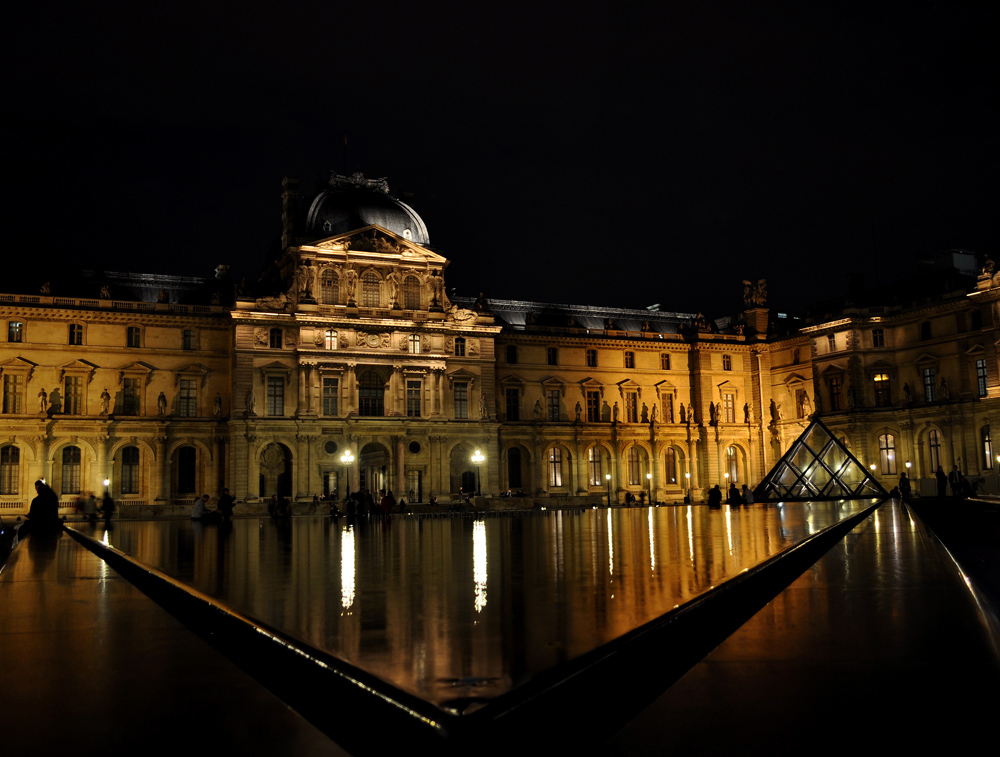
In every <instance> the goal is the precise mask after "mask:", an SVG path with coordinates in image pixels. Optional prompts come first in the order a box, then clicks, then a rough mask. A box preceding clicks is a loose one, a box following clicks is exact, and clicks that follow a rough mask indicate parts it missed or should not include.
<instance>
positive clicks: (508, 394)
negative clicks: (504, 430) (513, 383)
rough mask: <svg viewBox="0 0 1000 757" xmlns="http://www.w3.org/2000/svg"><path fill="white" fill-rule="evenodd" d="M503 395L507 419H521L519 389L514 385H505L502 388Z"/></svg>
mask: <svg viewBox="0 0 1000 757" xmlns="http://www.w3.org/2000/svg"><path fill="white" fill-rule="evenodd" d="M503 397H504V404H505V405H506V409H507V420H509V421H519V420H521V390H520V389H518V388H516V387H507V388H506V389H504V392H503Z"/></svg>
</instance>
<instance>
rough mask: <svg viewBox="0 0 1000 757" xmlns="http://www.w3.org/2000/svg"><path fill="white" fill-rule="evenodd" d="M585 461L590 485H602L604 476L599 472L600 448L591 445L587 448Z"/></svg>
mask: <svg viewBox="0 0 1000 757" xmlns="http://www.w3.org/2000/svg"><path fill="white" fill-rule="evenodd" d="M587 461H588V463H589V469H590V485H591V486H604V476H603V474H602V473H601V450H600V448H598V447H591V448H590V449H589V450H587Z"/></svg>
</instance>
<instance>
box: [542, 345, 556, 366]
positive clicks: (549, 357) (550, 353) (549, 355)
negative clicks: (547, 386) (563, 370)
mask: <svg viewBox="0 0 1000 757" xmlns="http://www.w3.org/2000/svg"><path fill="white" fill-rule="evenodd" d="M545 362H546V363H548V364H549V365H559V348H558V347H549V348H547V349H546V350H545Z"/></svg>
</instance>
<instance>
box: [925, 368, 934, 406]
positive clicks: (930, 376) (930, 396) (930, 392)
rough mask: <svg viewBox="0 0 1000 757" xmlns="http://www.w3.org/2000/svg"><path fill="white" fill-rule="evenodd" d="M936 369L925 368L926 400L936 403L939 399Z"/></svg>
mask: <svg viewBox="0 0 1000 757" xmlns="http://www.w3.org/2000/svg"><path fill="white" fill-rule="evenodd" d="M936 373H937V372H936V371H935V370H934V368H924V399H925V400H927V401H928V402H934V400H936V399H937V376H936Z"/></svg>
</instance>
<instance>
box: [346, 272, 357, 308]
mask: <svg viewBox="0 0 1000 757" xmlns="http://www.w3.org/2000/svg"><path fill="white" fill-rule="evenodd" d="M344 291H346V292H347V304H349V305H353V304H354V295H355V293H356V292H357V291H358V272H357V271H355V270H354V269H353V268H348V269H347V270H346V271H344Z"/></svg>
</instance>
